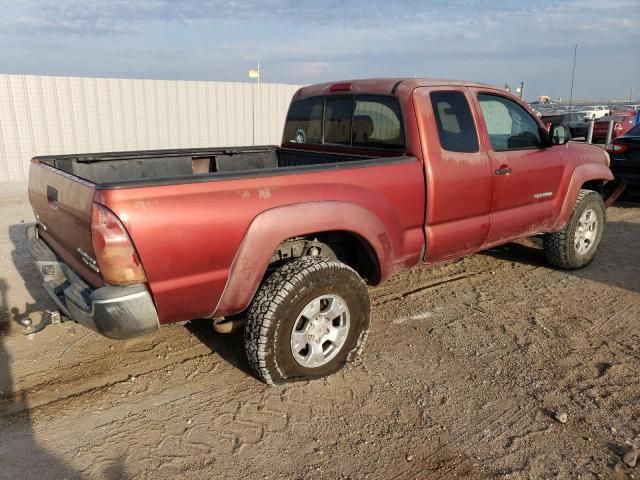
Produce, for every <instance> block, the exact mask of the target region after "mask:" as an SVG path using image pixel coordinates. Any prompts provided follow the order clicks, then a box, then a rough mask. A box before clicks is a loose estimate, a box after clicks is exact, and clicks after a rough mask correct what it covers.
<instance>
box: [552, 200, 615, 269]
mask: <svg viewBox="0 0 640 480" xmlns="http://www.w3.org/2000/svg"><path fill="white" fill-rule="evenodd" d="M589 212H593V214H594V215H595V217H594V218H595V228H596V230H595V233H594V235H593V239H592V241H591V242H590V245H589V247H588V248H587V249H586V250H584V251H580V249H579V248H578V247H577V246H576V245H577V244H578V243H579V242H578V236H580V234H581V232H580V229H581V228H583V227H584V222H583V221H582V220H583V219H584V215H585V214H588V213H589ZM605 222H606V211H605V207H604V202H603V201H602V197H601V196H600V194H599V193H597V192H594V191H593V190H580V192H579V193H578V198H577V199H576V203H575V206H574V208H573V212H572V214H571V218H570V219H569V223H567V225H565V227H564V228H563V229H562V230H560V231H559V232H554V233H548V234H546V235H545V236H544V253H545V255H546V257H547V261H548V262H549V263H550V264H551V265H553V266H555V267H558V268H562V269H564V270H576V269H579V268H582V267H585V266H587V265H588V264H589V263H591V261H592V260H593V259H594V257H595V256H596V253H597V252H598V247H599V246H600V241H601V240H602V234H603V232H604V226H605Z"/></svg>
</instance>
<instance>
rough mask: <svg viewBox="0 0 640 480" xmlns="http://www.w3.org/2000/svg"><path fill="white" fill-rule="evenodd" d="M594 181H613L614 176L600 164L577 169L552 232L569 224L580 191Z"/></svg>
mask: <svg viewBox="0 0 640 480" xmlns="http://www.w3.org/2000/svg"><path fill="white" fill-rule="evenodd" d="M594 180H602V181H611V180H613V174H612V173H611V170H609V168H608V167H607V166H606V165H603V164H598V163H585V164H583V165H578V166H577V167H576V168H575V170H574V171H573V174H572V175H571V180H569V187H568V188H567V190H566V194H565V196H564V200H563V202H562V206H561V207H560V211H559V214H558V216H557V218H558V220H557V221H556V223H555V225H554V227H553V230H552V231H554V232H555V231H558V230H562V229H563V228H564V227H565V225H566V224H567V223H569V219H570V218H571V213H572V212H573V208H574V206H575V203H576V199H577V198H578V193H579V192H580V189H581V188H582V186H583V185H584V184H585V183H587V182H590V181H594Z"/></svg>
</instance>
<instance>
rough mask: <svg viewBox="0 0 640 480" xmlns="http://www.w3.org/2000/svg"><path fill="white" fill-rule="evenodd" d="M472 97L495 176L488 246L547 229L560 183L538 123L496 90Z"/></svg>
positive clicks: (557, 163)
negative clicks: (543, 142)
mask: <svg viewBox="0 0 640 480" xmlns="http://www.w3.org/2000/svg"><path fill="white" fill-rule="evenodd" d="M475 93H476V95H475V100H474V101H475V102H476V108H479V111H481V112H482V117H483V120H484V122H483V124H484V125H483V126H482V128H483V130H484V134H485V135H486V137H485V138H488V140H489V141H488V144H487V151H488V153H489V158H490V161H491V170H492V173H493V200H492V204H491V214H490V223H491V228H490V231H489V236H488V238H487V242H486V246H490V245H497V244H500V243H506V242H508V241H510V240H513V239H516V238H521V237H526V236H531V235H533V234H536V233H541V232H544V231H546V230H548V229H549V228H551V226H552V224H553V220H554V217H553V205H554V200H555V199H556V196H557V195H558V189H559V188H560V183H561V180H562V170H563V166H562V158H561V156H560V155H558V154H557V152H555V153H554V149H553V148H548V147H547V148H545V146H543V144H542V140H541V136H540V124H539V123H538V122H537V121H536V120H535V119H534V118H533V116H532V115H531V114H530V113H529V112H528V111H527V110H526V109H525V108H524V107H523V106H522V105H520V104H519V103H518V102H516V101H515V100H513V99H511V98H509V97H507V96H503V95H500V94H498V93H495V92H490V93H489V92H483V91H481V90H475Z"/></svg>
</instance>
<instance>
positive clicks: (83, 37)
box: [0, 0, 640, 95]
mask: <svg viewBox="0 0 640 480" xmlns="http://www.w3.org/2000/svg"><path fill="white" fill-rule="evenodd" d="M0 11H2V12H3V15H2V17H1V18H0V43H2V44H3V47H4V48H3V50H0V65H3V67H1V68H3V69H5V70H11V71H13V72H20V71H28V72H30V73H56V74H62V75H64V74H74V75H102V76H114V75H127V76H136V77H140V76H151V77H152V78H194V79H197V78H200V79H202V78H209V79H216V80H239V79H245V78H246V70H247V68H248V66H250V65H253V64H254V62H255V61H257V60H261V61H262V63H263V65H264V72H265V78H267V79H268V80H270V81H284V82H289V83H308V82H314V81H323V80H331V79H336V78H354V77H365V76H398V75H409V76H413V75H414V74H417V75H430V76H438V77H457V78H470V79H474V80H481V81H488V82H491V83H496V84H504V82H505V81H510V82H511V83H515V82H516V81H520V80H522V79H526V80H527V82H528V85H530V89H528V91H529V92H534V91H538V90H539V93H553V94H554V95H561V94H565V90H567V89H568V87H567V85H568V78H567V75H570V73H568V72H569V70H570V69H569V68H568V67H567V65H568V64H569V63H570V62H571V58H572V54H573V45H574V44H575V43H579V44H580V48H579V62H578V68H577V73H578V74H579V75H580V81H579V82H578V83H577V85H576V88H577V90H578V91H580V89H584V91H585V93H587V92H591V91H592V92H599V91H605V90H606V91H614V92H618V93H617V94H618V95H621V94H622V92H623V91H626V92H628V86H627V85H628V84H629V82H630V80H631V78H634V77H635V78H638V77H639V76H640V71H639V70H640V67H639V65H638V64H639V63H640V62H637V61H635V62H634V61H630V60H631V59H634V58H635V59H637V53H636V50H637V45H638V44H640V9H638V8H637V0H608V1H607V2H602V1H601V0H565V1H563V2H557V1H551V0H537V1H536V2H535V3H530V2H518V1H516V0H510V1H509V0H497V1H491V0H434V1H425V0H396V1H393V2H392V1H386V0H350V1H345V0H340V1H338V0H325V1H314V2H308V1H300V0H295V1H294V0H244V1H240V0H237V1H236V0H204V1H196V0H184V1H177V0H174V1H170V0H93V1H77V0H75V1H74V0H56V1H44V0H31V1H27V0H0ZM589 65H591V66H593V67H597V68H588V67H589ZM604 65H612V66H614V65H615V74H613V73H612V68H605V67H604Z"/></svg>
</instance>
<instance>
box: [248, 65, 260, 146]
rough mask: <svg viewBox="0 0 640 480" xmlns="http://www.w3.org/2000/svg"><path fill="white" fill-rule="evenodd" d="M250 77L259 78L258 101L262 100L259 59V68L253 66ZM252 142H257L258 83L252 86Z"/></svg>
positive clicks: (253, 143)
mask: <svg viewBox="0 0 640 480" xmlns="http://www.w3.org/2000/svg"><path fill="white" fill-rule="evenodd" d="M249 78H257V79H258V82H257V84H258V101H260V96H259V95H260V61H258V68H252V69H251V70H249ZM251 139H252V141H251V143H252V145H255V144H256V84H255V83H254V84H253V86H252V88H251Z"/></svg>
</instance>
